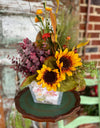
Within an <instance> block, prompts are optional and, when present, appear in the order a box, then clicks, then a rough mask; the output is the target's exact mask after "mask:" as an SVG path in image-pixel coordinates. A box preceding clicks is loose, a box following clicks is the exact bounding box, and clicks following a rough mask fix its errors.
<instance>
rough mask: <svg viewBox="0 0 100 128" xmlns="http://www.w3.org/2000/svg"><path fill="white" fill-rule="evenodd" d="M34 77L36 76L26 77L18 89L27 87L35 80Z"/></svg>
mask: <svg viewBox="0 0 100 128" xmlns="http://www.w3.org/2000/svg"><path fill="white" fill-rule="evenodd" d="M36 76H37V74H35V75H32V76H28V77H26V78H25V79H24V81H23V82H22V84H21V86H20V87H26V86H28V85H29V84H30V83H31V82H32V81H33V80H36Z"/></svg>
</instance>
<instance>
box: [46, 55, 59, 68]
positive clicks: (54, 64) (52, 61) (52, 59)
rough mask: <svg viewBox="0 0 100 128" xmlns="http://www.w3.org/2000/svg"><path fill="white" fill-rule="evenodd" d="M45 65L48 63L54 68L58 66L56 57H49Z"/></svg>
mask: <svg viewBox="0 0 100 128" xmlns="http://www.w3.org/2000/svg"><path fill="white" fill-rule="evenodd" d="M44 65H46V66H47V67H50V68H52V69H55V68H57V64H56V58H54V57H53V56H50V57H48V58H47V59H46V60H45V61H44Z"/></svg>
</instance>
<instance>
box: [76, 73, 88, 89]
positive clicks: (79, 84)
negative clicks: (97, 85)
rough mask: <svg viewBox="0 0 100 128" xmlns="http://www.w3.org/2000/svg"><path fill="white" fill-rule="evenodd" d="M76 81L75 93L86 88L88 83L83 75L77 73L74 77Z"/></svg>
mask: <svg viewBox="0 0 100 128" xmlns="http://www.w3.org/2000/svg"><path fill="white" fill-rule="evenodd" d="M74 79H75V80H76V83H77V87H76V89H75V91H82V90H84V89H85V87H86V83H85V80H84V77H83V76H82V75H81V73H79V72H77V74H76V75H75V76H74Z"/></svg>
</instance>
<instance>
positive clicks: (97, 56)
mask: <svg viewBox="0 0 100 128" xmlns="http://www.w3.org/2000/svg"><path fill="white" fill-rule="evenodd" d="M90 58H91V59H100V54H98V55H97V54H92V55H91V57H90Z"/></svg>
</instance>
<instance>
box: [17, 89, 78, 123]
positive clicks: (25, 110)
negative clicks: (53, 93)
mask: <svg viewBox="0 0 100 128" xmlns="http://www.w3.org/2000/svg"><path fill="white" fill-rule="evenodd" d="M15 106H16V108H17V110H18V111H19V112H20V113H21V114H22V115H23V117H24V118H29V119H32V120H34V121H38V122H56V121H58V120H61V119H64V118H66V117H68V116H71V114H73V113H74V112H77V111H78V110H79V109H80V96H79V94H78V92H75V91H70V92H64V93H63V97H62V102H61V105H50V104H41V103H35V102H34V101H33V99H32V96H31V93H30V90H29V87H27V88H25V89H23V90H22V91H20V92H18V94H17V95H16V96H15Z"/></svg>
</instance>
